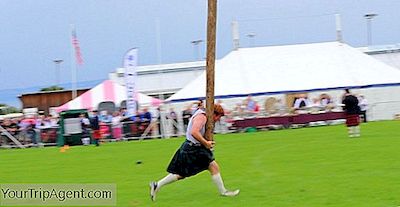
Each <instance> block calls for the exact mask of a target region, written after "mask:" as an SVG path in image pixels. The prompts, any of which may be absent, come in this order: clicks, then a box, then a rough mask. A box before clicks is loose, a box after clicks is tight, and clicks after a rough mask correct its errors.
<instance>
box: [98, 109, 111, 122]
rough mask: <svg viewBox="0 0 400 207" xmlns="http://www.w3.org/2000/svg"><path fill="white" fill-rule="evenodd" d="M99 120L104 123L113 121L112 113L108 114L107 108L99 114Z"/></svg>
mask: <svg viewBox="0 0 400 207" xmlns="http://www.w3.org/2000/svg"><path fill="white" fill-rule="evenodd" d="M99 121H101V122H103V123H111V121H112V115H110V114H108V111H106V110H104V111H101V114H100V116H99Z"/></svg>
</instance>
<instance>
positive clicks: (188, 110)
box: [182, 105, 192, 132]
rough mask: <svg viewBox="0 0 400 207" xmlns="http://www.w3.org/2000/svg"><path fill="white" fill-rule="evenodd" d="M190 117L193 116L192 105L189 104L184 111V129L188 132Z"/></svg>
mask: <svg viewBox="0 0 400 207" xmlns="http://www.w3.org/2000/svg"><path fill="white" fill-rule="evenodd" d="M190 117H192V110H191V105H188V106H187V107H186V108H185V110H183V111H182V120H183V129H184V130H185V132H186V128H187V126H188V124H189V120H190Z"/></svg>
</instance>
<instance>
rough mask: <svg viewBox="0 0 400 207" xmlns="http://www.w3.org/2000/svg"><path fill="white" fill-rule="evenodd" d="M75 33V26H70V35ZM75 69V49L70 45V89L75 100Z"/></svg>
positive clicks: (76, 64)
mask: <svg viewBox="0 0 400 207" xmlns="http://www.w3.org/2000/svg"><path fill="white" fill-rule="evenodd" d="M73 32H75V25H74V24H71V33H73ZM73 41H74V40H73V37H72V36H71V43H72V42H73ZM77 67H78V63H77V61H76V60H75V48H74V45H73V44H71V87H72V89H71V90H72V99H75V98H76V97H77V92H76V80H77V77H76V76H77V75H76V74H77Z"/></svg>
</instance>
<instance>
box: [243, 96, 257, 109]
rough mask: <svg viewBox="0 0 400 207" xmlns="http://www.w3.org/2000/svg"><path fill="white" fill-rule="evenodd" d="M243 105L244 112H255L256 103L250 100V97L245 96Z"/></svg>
mask: <svg viewBox="0 0 400 207" xmlns="http://www.w3.org/2000/svg"><path fill="white" fill-rule="evenodd" d="M244 104H245V105H246V111H249V112H253V111H255V110H256V107H257V103H256V102H255V101H254V100H253V99H252V98H251V95H248V96H247V98H246V100H245V101H244Z"/></svg>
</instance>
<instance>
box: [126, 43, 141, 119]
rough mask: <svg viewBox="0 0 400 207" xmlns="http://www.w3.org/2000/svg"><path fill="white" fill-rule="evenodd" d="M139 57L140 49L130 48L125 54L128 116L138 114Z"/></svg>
mask: <svg viewBox="0 0 400 207" xmlns="http://www.w3.org/2000/svg"><path fill="white" fill-rule="evenodd" d="M137 58H138V49H137V48H133V49H130V50H129V51H128V52H127V53H126V54H125V56H124V68H125V73H124V78H125V87H126V92H127V99H126V109H127V112H128V116H134V115H136V111H137V109H138V106H137V95H136V76H137V74H136V66H137Z"/></svg>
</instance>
